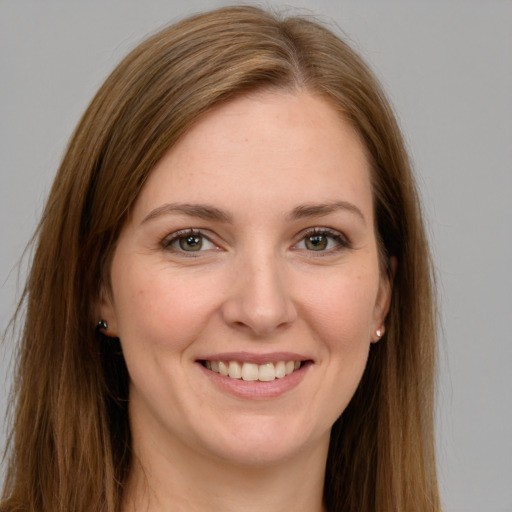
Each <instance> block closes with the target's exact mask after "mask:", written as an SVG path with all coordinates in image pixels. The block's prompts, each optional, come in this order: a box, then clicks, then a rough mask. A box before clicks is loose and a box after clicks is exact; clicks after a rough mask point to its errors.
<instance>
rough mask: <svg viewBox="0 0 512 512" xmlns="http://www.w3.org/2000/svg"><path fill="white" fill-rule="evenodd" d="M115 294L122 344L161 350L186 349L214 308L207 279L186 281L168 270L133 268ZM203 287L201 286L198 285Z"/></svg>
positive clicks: (126, 274)
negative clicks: (142, 345) (142, 344)
mask: <svg viewBox="0 0 512 512" xmlns="http://www.w3.org/2000/svg"><path fill="white" fill-rule="evenodd" d="M131 270H132V271H131V272H126V273H124V274H123V279H122V280H120V281H119V284H118V286H117V288H116V290H117V292H118V293H117V294H116V295H115V310H116V317H117V320H118V331H119V332H118V334H119V336H120V338H121V340H122V341H123V344H124V345H126V344H128V343H130V344H134V343H137V344H138V345H141V343H140V342H142V341H143V342H144V345H145V346H146V347H147V346H148V344H150V345H151V346H152V347H154V348H155V349H158V350H169V349H170V350H176V349H179V348H185V347H186V345H187V344H188V343H190V341H191V340H193V339H194V336H195V335H196V334H198V333H199V332H200V331H201V330H202V328H203V326H204V323H205V322H207V320H208V317H209V314H210V313H211V311H212V310H213V309H215V302H214V301H215V296H216V295H218V293H217V294H215V293H213V292H212V290H211V289H210V288H211V287H208V280H204V279H192V280H191V279H190V278H186V279H185V278H184V277H183V276H180V275H179V274H178V275H176V273H172V272H170V271H169V270H168V269H167V270H164V271H162V269H151V268H145V269H142V270H141V269H138V270H137V269H131ZM199 285H200V286H199Z"/></svg>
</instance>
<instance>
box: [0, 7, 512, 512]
mask: <svg viewBox="0 0 512 512" xmlns="http://www.w3.org/2000/svg"><path fill="white" fill-rule="evenodd" d="M227 3H232V2H220V1H207V0H204V1H203V0H201V1H195V2H194V1H192V2H183V4H182V2H173V1H157V0H149V1H148V0H146V1H142V0H139V1H131V0H117V1H112V0H111V1H109V2H100V1H88V2H82V3H79V2H74V1H71V0H60V1H44V2H42V1H40V0H36V1H29V0H10V1H9V0H0V219H1V222H0V265H1V266H0V329H1V330H3V329H4V328H5V326H6V325H7V322H8V319H9V318H10V316H11V315H12V313H13V310H14V305H15V297H16V296H17V294H19V290H20V287H21V284H20V283H21V282H22V280H23V279H22V276H23V266H22V267H21V271H20V272H21V278H20V279H18V277H17V276H18V272H19V267H17V266H16V263H17V261H18V260H19V259H20V257H21V254H22V252H23V249H24V247H25V245H26V243H27V241H28V239H29V237H30V235H31V233H32V232H33V230H34V227H35V224H36V219H37V218H38V217H39V215H40V213H41V209H42V206H43V203H44V198H45V196H46V194H47V193H48V190H49V187H50V183H51V181H52V177H53V175H54V173H55V171H56V168H57V166H58V163H59V160H60V158H61V156H62V153H63V151H64V147H65V145H66V142H67V139H68V137H69V135H70V133H71V131H72V129H73V127H74V125H75V124H76V123H77V121H78V119H79V117H80V115H81V113H82V112H83V110H84V108H85V107H86V105H87V104H88V102H89V101H90V99H91V97H92V95H93V93H94V92H95V90H96V89H97V88H98V86H99V85H100V84H101V82H102V80H103V79H104V77H105V76H106V74H107V73H108V72H109V71H110V70H111V69H112V68H113V66H114V64H115V63H116V62H118V60H119V59H120V58H121V56H123V55H124V54H126V53H127V51H128V50H130V49H131V48H132V47H133V46H134V45H135V44H136V43H137V42H139V41H140V40H141V39H142V38H143V37H144V36H145V35H147V34H148V33H151V32H154V31H155V30H156V29H157V28H159V27H161V26H163V25H166V24H168V23H169V22H172V21H174V20H176V19H178V18H180V17H182V16H184V15H187V14H190V13H192V12H196V11H200V10H204V9H206V8H211V7H215V6H219V5H225V4H227ZM264 5H284V2H280V1H279V2H278V1H276V2H270V3H266V4H264ZM294 5H295V6H296V7H299V8H302V9H307V10H312V11H313V12H315V13H317V14H318V15H320V19H321V20H323V21H326V22H328V23H330V24H331V26H333V27H334V29H335V30H340V28H339V27H341V29H343V31H344V33H345V35H346V37H348V39H349V40H350V41H351V42H352V44H353V45H354V46H355V47H356V49H358V50H359V51H360V52H361V53H362V54H363V55H364V56H365V57H366V59H367V60H368V61H369V62H370V63H371V64H372V65H373V67H374V68H375V70H376V71H377V74H378V76H379V77H380V79H381V80H382V82H383V84H384V87H385V88H386V90H387V91H388V94H389V95H390V98H391V101H392V103H393V104H394V107H395V109H396V112H397V115H398V117H399V120H400V123H401V126H402V128H403V130H404V132H405V136H406V139H407V141H408V145H409V148H410V152H411V154H412V157H413V161H414V164H415V168H416V170H417V175H418V180H419V183H420V187H421V190H422V194H423V196H424V203H425V209H426V212H427V216H428V219H429V220H428V222H429V226H428V227H429V233H430V234H431V238H432V244H433V251H434V256H435V260H436V265H437V272H438V278H439V292H440V309H441V322H442V328H441V330H440V331H441V332H440V343H441V351H440V375H439V384H438V405H437V425H438V437H437V439H438V456H439V470H440V483H441V492H442V497H443V502H444V505H445V510H446V512H462V511H467V512H469V511H471V512H505V511H507V512H512V370H511V369H512V339H511V338H512V325H511V324H512V236H511V233H512V229H511V224H512V222H511V221H512V200H511V192H512V172H511V171H512V2H510V1H505V0H502V1H497V0H496V1H489V0H487V1H485V0H480V1H463V0H457V1H455V0H446V1H442V2H441V1H431V2H427V1H423V2H422V1H417V0H409V1H406V0H402V1H382V0H381V1H377V0H375V1H365V0H360V1H356V0H341V1H336V0H324V1H321V0H318V1H314V0H296V1H295V2H294ZM335 25H337V26H335ZM0 350H1V354H2V359H1V360H0V387H1V389H0V413H3V411H4V410H5V406H6V402H7V391H6V389H7V387H8V384H9V372H10V362H11V354H12V344H11V342H6V344H5V345H4V346H3V347H1V349H0ZM5 432H6V429H5V426H3V427H2V429H0V443H2V444H3V442H4V439H5ZM411 512H412V511H411Z"/></svg>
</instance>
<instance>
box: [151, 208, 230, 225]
mask: <svg viewBox="0 0 512 512" xmlns="http://www.w3.org/2000/svg"><path fill="white" fill-rule="evenodd" d="M173 213H177V214H180V213H181V214H184V215H188V216H189V217H197V218H199V219H205V220H214V221H219V222H224V223H228V224H230V223H232V222H233V218H232V216H231V215H230V214H229V213H228V212H226V211H224V210H220V209H219V208H216V207H215V206H209V205H207V204H190V203H167V204H164V205H162V206H159V207H158V208H155V209H154V210H152V211H151V212H150V213H149V214H148V215H146V216H145V217H144V220H143V221H142V222H141V224H144V223H146V222H149V221H150V220H153V219H156V218H158V217H161V216H162V215H169V214H173Z"/></svg>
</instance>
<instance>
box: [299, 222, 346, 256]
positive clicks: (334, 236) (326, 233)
mask: <svg viewBox="0 0 512 512" xmlns="http://www.w3.org/2000/svg"><path fill="white" fill-rule="evenodd" d="M299 236H300V239H299V241H298V242H297V243H296V244H295V245H294V247H297V245H299V244H300V243H301V242H303V243H306V240H307V239H308V238H312V237H314V236H321V237H326V238H328V239H331V240H334V242H335V244H336V246H335V247H332V248H330V249H325V250H320V251H314V250H308V249H307V248H306V249H304V250H306V251H307V252H308V253H311V254H312V255H314V256H315V257H321V256H327V255H329V254H332V253H336V252H339V251H342V250H344V249H351V248H352V243H351V242H350V240H349V239H348V238H347V237H346V236H345V235H344V234H342V233H340V232H339V231H336V230H334V229H329V228H313V229H307V230H306V231H304V232H302V233H300V235H299Z"/></svg>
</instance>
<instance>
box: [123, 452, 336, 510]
mask: <svg viewBox="0 0 512 512" xmlns="http://www.w3.org/2000/svg"><path fill="white" fill-rule="evenodd" d="M327 446H328V442H327V443H325V442H323V443H321V444H320V445H319V446H318V447H316V448H314V449H312V450H305V451H304V452H303V453H300V454H298V455H296V456H294V457H290V458H289V459H287V460H285V461H280V462H279V463H275V464H272V465H261V466H257V465H251V466H249V465H247V466H244V465H242V464H234V463H232V462H231V461H226V460H221V459H211V458H207V457H204V456H203V457H202V456H201V455H200V454H199V455H198V454H194V453H191V452H190V451H187V449H186V447H185V448H184V447H174V448H178V449H177V450H176V449H175V450H173V451H172V452H168V454H169V453H172V456H166V454H165V452H164V451H162V450H161V447H159V449H157V450H154V451H153V453H148V451H147V450H141V449H137V447H136V446H134V448H135V453H136V457H135V461H134V463H133V465H132V469H131V472H130V476H129V479H128V482H127V486H126V491H125V495H124V498H123V512H132V511H147V512H160V511H171V510H172V511H173V512H182V511H183V512H185V511H186V512H196V511H201V512H202V511H204V510H209V511H210V512H221V511H222V512H235V511H236V512H238V511H240V510H244V512H256V511H257V512H260V511H261V510H265V511H268V512H285V511H286V512H288V511H289V510H294V511H296V512H306V511H307V512H321V511H323V510H324V508H323V484H324V473H325V461H326V458H327ZM150 451H151V450H150Z"/></svg>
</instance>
